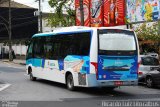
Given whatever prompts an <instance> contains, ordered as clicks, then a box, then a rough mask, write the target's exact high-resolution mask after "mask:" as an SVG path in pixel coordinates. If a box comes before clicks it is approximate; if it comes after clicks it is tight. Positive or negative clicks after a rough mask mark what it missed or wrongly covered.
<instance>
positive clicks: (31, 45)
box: [26, 42, 33, 59]
mask: <svg viewBox="0 0 160 107" xmlns="http://www.w3.org/2000/svg"><path fill="white" fill-rule="evenodd" d="M32 57H33V42H31V43H30V45H29V47H28V51H27V57H26V59H30V58H32Z"/></svg>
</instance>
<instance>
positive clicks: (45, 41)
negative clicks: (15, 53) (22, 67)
mask: <svg viewBox="0 0 160 107" xmlns="http://www.w3.org/2000/svg"><path fill="white" fill-rule="evenodd" d="M138 56H139V45H138V40H137V37H136V35H135V33H134V32H133V31H131V30H123V29H114V28H91V27H77V26H74V27H65V28H61V29H57V30H55V31H53V32H51V33H40V34H35V35H33V37H32V39H31V43H30V45H29V47H28V51H27V57H26V71H27V74H28V75H30V79H31V80H36V79H37V78H41V79H46V80H50V81H55V82H59V83H64V84H66V86H67V88H68V89H69V90H74V88H75V87H110V88H115V87H118V86H134V85H137V81H138Z"/></svg>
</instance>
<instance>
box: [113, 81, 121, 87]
mask: <svg viewBox="0 0 160 107" xmlns="http://www.w3.org/2000/svg"><path fill="white" fill-rule="evenodd" d="M114 85H116V86H120V85H123V82H122V81H115V82H114Z"/></svg>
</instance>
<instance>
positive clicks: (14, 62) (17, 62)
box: [2, 59, 26, 65]
mask: <svg viewBox="0 0 160 107" xmlns="http://www.w3.org/2000/svg"><path fill="white" fill-rule="evenodd" d="M2 62H7V63H13V64H20V65H26V60H23V59H14V60H13V61H11V62H10V61H9V60H8V59H2Z"/></svg>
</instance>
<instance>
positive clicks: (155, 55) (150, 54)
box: [146, 52, 159, 59]
mask: <svg viewBox="0 0 160 107" xmlns="http://www.w3.org/2000/svg"><path fill="white" fill-rule="evenodd" d="M146 55H147V56H151V57H155V58H157V59H159V56H158V54H157V53H154V52H150V53H147V54H146Z"/></svg>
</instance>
